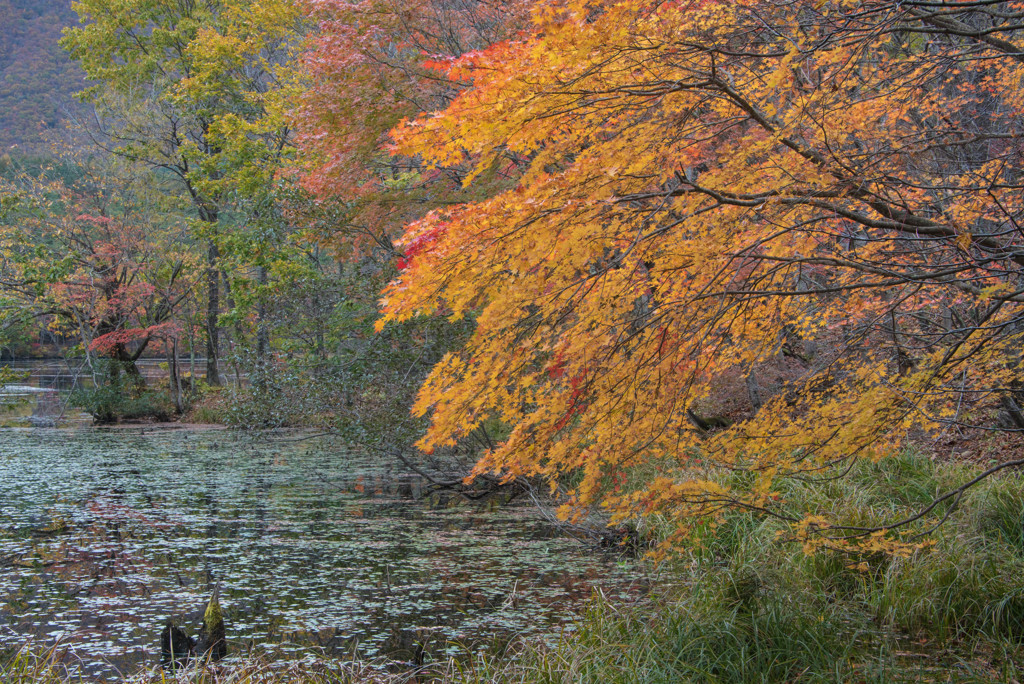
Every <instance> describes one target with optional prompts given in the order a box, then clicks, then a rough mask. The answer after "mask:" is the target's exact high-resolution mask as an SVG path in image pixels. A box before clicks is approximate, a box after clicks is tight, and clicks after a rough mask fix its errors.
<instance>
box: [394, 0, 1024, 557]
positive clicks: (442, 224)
mask: <svg viewBox="0 0 1024 684" xmlns="http://www.w3.org/2000/svg"><path fill="white" fill-rule="evenodd" d="M532 19H533V24H532V28H531V29H530V31H529V32H527V33H525V34H524V35H522V36H520V37H518V38H516V39H514V40H510V41H507V42H503V43H499V44H496V45H493V46H491V47H490V48H488V49H486V50H483V51H480V52H475V53H469V54H466V55H463V56H462V57H461V58H459V59H457V60H454V61H452V62H451V63H450V65H449V67H448V69H447V76H448V78H449V79H459V80H463V81H465V82H466V83H467V84H471V87H469V88H468V89H466V90H464V91H463V92H461V93H460V94H459V95H458V96H457V97H456V98H455V99H454V101H453V102H452V103H451V104H450V105H449V106H448V107H447V108H446V109H445V110H444V111H441V112H437V113H431V114H427V115H423V116H419V117H416V118H415V119H412V120H408V121H405V122H403V123H402V124H401V125H400V126H398V127H397V128H396V129H395V130H394V131H393V132H392V136H393V138H394V140H395V148H394V149H395V151H396V152H397V153H398V154H400V155H403V156H405V157H410V158H413V157H415V158H419V159H422V160H423V161H424V162H425V163H426V164H427V165H428V166H429V168H431V169H436V170H438V171H439V172H440V171H444V170H446V169H453V168H455V169H458V168H464V167H466V166H468V167H469V168H471V169H472V170H471V171H470V173H468V174H467V175H466V176H465V178H464V180H463V182H464V183H465V184H467V185H470V186H471V185H472V184H474V183H477V182H479V180H480V179H481V178H485V177H486V174H487V172H488V171H489V170H490V169H493V168H495V167H499V168H505V169H515V170H516V173H517V174H518V180H517V182H516V183H515V185H514V187H511V188H509V189H507V190H504V191H499V192H495V193H491V194H490V195H489V196H487V197H486V198H483V199H480V200H479V201H473V202H466V203H463V204H460V205H457V206H452V207H446V208H441V209H437V210H435V211H433V212H432V213H431V214H430V215H428V216H427V217H425V218H424V219H422V220H419V221H416V222H414V223H412V224H411V225H410V226H409V227H408V229H407V230H406V233H405V236H404V237H403V238H402V240H401V242H400V243H399V248H400V249H401V250H402V252H403V254H404V257H405V262H404V269H403V271H402V272H401V274H400V275H399V276H398V277H397V278H396V279H395V280H394V282H392V284H391V285H390V287H389V288H388V290H387V292H386V295H385V307H386V317H385V322H387V321H392V322H393V321H401V320H406V319H408V318H410V317H413V316H417V315H425V314H435V315H436V314H441V315H447V316H449V317H450V318H452V319H458V318H462V317H471V318H472V319H473V320H474V321H475V333H474V335H473V337H472V339H471V340H470V342H469V343H468V344H467V345H466V346H465V348H464V349H462V350H461V351H460V352H459V353H456V354H451V355H449V356H448V357H446V358H445V359H444V360H443V361H441V362H440V363H439V364H438V365H437V366H436V367H435V368H434V370H433V372H432V374H431V375H430V377H429V379H428V380H427V382H426V384H425V385H424V387H423V389H422V390H421V393H420V397H419V401H418V404H417V407H416V408H417V411H419V412H420V413H429V414H430V416H431V421H432V422H431V428H430V430H429V432H428V434H427V435H426V437H425V438H424V439H423V440H422V441H421V442H420V446H421V448H422V449H424V450H427V451H429V450H431V449H433V448H435V447H437V446H440V445H444V444H446V443H450V442H451V441H452V440H454V439H457V438H459V437H460V436H464V435H466V434H467V433H469V431H471V430H473V429H474V427H475V426H476V425H478V424H479V423H480V422H481V421H483V420H485V419H487V418H491V417H498V418H500V419H501V420H503V421H505V422H506V423H508V424H509V425H510V426H512V432H511V436H510V437H509V438H508V439H507V440H506V441H504V442H503V443H501V444H498V445H496V446H495V448H493V449H490V450H488V451H487V452H486V453H484V454H483V456H482V458H481V459H480V461H479V463H478V464H477V466H476V469H475V472H476V473H478V474H480V473H488V472H498V473H501V474H503V475H504V476H506V477H508V478H514V477H520V476H532V477H539V478H543V479H546V480H548V481H549V482H550V483H552V485H553V486H555V485H559V484H562V485H564V486H566V487H567V488H568V495H569V501H568V505H567V507H566V509H565V510H564V512H565V513H566V514H567V515H570V514H571V513H572V511H574V510H578V509H579V508H580V507H582V506H589V505H593V504H601V505H603V506H605V507H607V509H608V510H609V511H610V512H611V514H612V516H613V520H623V519H625V518H629V517H632V516H638V515H640V516H642V515H649V514H653V513H662V514H666V515H669V516H671V517H672V519H674V520H676V521H677V522H678V525H679V533H678V535H677V539H679V538H682V537H684V536H686V534H687V533H688V532H689V531H691V530H692V529H693V525H694V524H695V521H698V520H699V521H703V523H707V522H709V521H710V522H712V523H713V522H714V521H715V520H717V519H719V518H720V516H721V515H723V514H724V512H726V511H728V510H734V509H753V510H757V511H760V512H762V513H764V514H768V515H772V516H776V517H778V518H781V519H783V520H786V521H789V522H790V523H791V524H792V529H793V533H794V537H795V538H797V539H800V540H803V541H805V542H806V543H807V545H808V548H814V547H815V546H816V545H818V544H830V545H832V546H835V547H849V546H851V545H852V546H856V547H859V548H869V549H876V548H896V545H898V544H899V543H906V542H908V541H909V540H910V539H912V538H914V535H915V534H918V533H920V532H922V531H924V530H926V529H927V522H926V521H928V520H929V517H928V515H927V514H928V513H929V512H930V511H933V510H936V509H933V507H932V506H930V507H928V508H926V509H925V510H924V511H922V516H920V517H918V516H915V517H914V518H911V519H908V520H894V521H892V522H891V523H890V524H888V525H885V526H882V527H863V526H857V524H856V523H852V522H850V521H841V520H829V519H828V518H827V517H825V516H823V515H821V514H819V513H818V512H816V511H802V510H797V509H794V508H792V507H791V506H790V505H789V504H788V502H787V501H786V499H785V496H784V492H785V483H786V481H787V480H790V479H793V478H803V479H812V480H813V479H827V478H831V477H838V476H842V474H843V473H845V472H848V469H849V468H850V467H851V465H852V464H853V463H854V462H855V461H857V460H860V459H879V458H885V457H886V456H888V455H889V454H891V453H893V452H894V450H897V449H900V448H901V447H903V446H904V445H905V444H907V442H908V441H909V440H912V439H914V438H921V437H924V436H928V435H936V434H938V433H940V432H941V431H943V430H948V429H954V428H955V429H957V430H961V431H964V432H966V433H974V434H978V433H992V432H998V433H1002V434H1004V435H1007V438H1008V439H1012V440H1016V439H1019V434H1020V432H1021V431H1022V430H1024V418H1022V414H1021V410H1020V401H1021V399H1020V396H1021V395H1020V388H1021V387H1022V382H1021V381H1022V378H1021V374H1020V373H1021V369H1020V361H1021V359H1020V349H1021V341H1022V340H1021V332H1022V329H1024V328H1022V323H1024V321H1022V319H1021V307H1020V304H1021V301H1022V297H1024V295H1022V289H1021V288H1022V286H1024V270H1022V267H1024V256H1022V255H1024V233H1022V232H1021V228H1020V226H1021V225H1022V221H1024V195H1022V193H1021V189H1022V181H1024V154H1022V150H1024V147H1022V137H1021V136H1022V135H1024V131H1022V128H1021V120H1022V119H1021V114H1022V107H1021V105H1022V102H1021V98H1022V92H1024V91H1022V90H1021V88H1020V87H1019V84H1020V83H1021V82H1022V77H1024V59H1022V58H1021V55H1022V54H1024V34H1022V30H1024V29H1021V26H1024V24H1022V19H1024V3H1019V2H999V3H990V2H981V1H978V2H974V1H966V2H957V3H945V2H923V1H922V2H916V1H914V0H910V1H908V2H902V3H897V4H893V3H889V2H872V1H868V2H860V3H854V4H851V3H845V2H833V1H831V0H826V1H825V2H817V1H815V2H810V1H804V0H798V1H797V2H776V1H774V0H751V1H750V2H722V1H719V0H702V1H699V2H674V1H673V2H666V1H664V0H620V1H616V2H612V1H610V0H609V1H606V0H563V1H560V2H551V3H549V2H538V3H534V6H533V15H532ZM759 378H770V379H771V382H770V383H769V382H768V381H766V380H759ZM737 397H739V399H737ZM713 416H717V417H720V418H722V419H721V420H710V418H711V417H713ZM1021 463H1022V461H1020V460H1012V461H1004V462H1001V463H999V464H997V465H996V466H994V467H993V468H991V469H990V470H989V471H987V472H986V473H983V474H982V475H981V476H979V478H980V477H983V476H984V475H987V474H989V473H991V472H993V471H995V470H999V469H1002V468H1006V467H1010V466H1016V465H1020V464H1021ZM632 473H643V474H645V475H643V482H642V484H641V485H640V486H638V487H636V488H634V489H630V488H626V487H623V486H622V483H623V481H624V480H625V479H626V477H627V475H631V474H632ZM962 494H963V489H960V490H957V491H955V492H950V493H949V494H947V495H946V496H945V497H944V499H943V500H945V501H947V503H948V502H949V501H950V500H954V501H955V499H957V498H958V497H959V496H961V495H962ZM933 506H935V504H933Z"/></svg>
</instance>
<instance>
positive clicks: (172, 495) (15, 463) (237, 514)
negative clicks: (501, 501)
mask: <svg viewBox="0 0 1024 684" xmlns="http://www.w3.org/2000/svg"><path fill="white" fill-rule="evenodd" d="M289 440H291V441H289ZM426 493H427V488H426V486H425V484H424V483H423V482H422V481H421V480H419V479H418V478H415V477H410V476H407V475H404V474H402V473H400V472H393V471H392V470H391V467H390V465H389V464H382V463H380V462H378V461H376V460H375V459H373V458H371V457H368V456H366V455H364V454H361V453H358V452H354V451H351V450H345V449H343V448H340V447H339V446H338V445H336V444H329V443H325V442H318V441H315V440H305V441H295V438H294V437H291V438H288V437H285V438H278V439H266V438H262V439H260V440H258V441H254V440H250V439H247V438H246V437H245V436H243V435H238V434H236V433H229V432H225V431H215V430H209V431H190V430H154V429H152V428H150V429H147V430H136V429H130V430H126V429H124V428H121V429H111V430H104V429H89V430H79V431H66V430H29V429H7V430H2V431H0V525H2V529H0V601H2V603H0V625H4V628H3V629H2V631H0V646H2V645H11V644H15V643H20V642H21V641H22V640H23V639H24V638H25V637H26V636H28V635H33V636H36V637H38V638H40V639H43V640H45V641H47V642H50V643H52V642H53V641H55V640H56V639H58V638H59V639H61V640H62V641H63V642H64V643H65V644H66V645H68V646H69V647H70V648H71V650H72V651H73V655H74V656H75V657H76V658H79V659H81V661H82V663H83V666H84V668H85V671H86V672H87V673H88V674H91V675H104V674H105V673H106V674H109V673H110V672H112V670H111V668H112V667H116V668H119V669H122V670H123V669H125V668H130V667H132V666H133V665H134V664H137V663H139V662H147V663H152V662H155V660H156V658H158V656H159V653H158V652H157V651H158V643H157V635H158V634H159V630H160V629H161V628H162V627H163V624H164V621H165V620H166V619H167V618H168V617H172V616H174V617H177V619H179V620H180V621H182V622H183V623H184V624H187V625H189V626H192V625H195V624H196V623H197V622H198V619H199V617H200V616H199V609H200V608H201V607H202V606H203V605H204V601H205V598H206V597H207V596H208V592H209V591H210V589H211V588H212V586H213V584H214V583H216V582H220V583H221V600H222V604H223V605H224V608H225V614H226V618H227V622H228V632H229V634H228V638H229V641H230V642H231V643H232V646H233V647H234V649H235V650H236V652H237V650H238V649H239V648H240V647H251V648H256V649H267V648H272V649H275V650H276V651H282V652H286V653H289V652H295V651H302V650H303V649H308V648H309V647H318V648H323V649H325V650H326V651H328V652H331V653H334V654H342V655H346V654H350V653H352V652H353V651H357V652H359V653H360V654H362V655H363V656H367V657H378V656H383V655H388V656H390V657H392V658H394V659H396V660H400V661H409V662H416V661H418V660H421V659H423V658H425V657H426V658H429V657H432V656H435V657H436V656H437V655H439V654H443V653H444V652H446V651H448V650H452V649H456V648H458V647H457V646H456V645H455V644H456V643H462V644H466V643H473V642H474V641H479V640H481V639H486V638H488V637H490V636H493V635H497V634H514V633H532V632H538V631H544V630H546V629H547V628H548V627H549V626H550V625H552V624H559V623H565V622H567V621H569V620H571V619H572V617H573V616H574V615H575V614H576V612H577V611H578V609H579V606H580V605H581V603H582V601H583V600H585V599H586V598H587V597H588V596H589V595H590V593H591V591H592V590H593V588H594V587H595V586H600V587H601V588H602V590H603V591H605V592H606V593H608V594H611V595H625V594H629V593H635V592H636V591H637V589H636V587H635V585H634V583H633V577H632V576H631V572H630V571H629V570H628V569H625V568H623V567H620V566H619V565H618V564H617V563H616V562H614V561H613V560H610V559H603V558H599V557H594V556H592V555H586V554H582V553H581V552H580V550H579V549H578V548H577V547H576V546H575V545H574V544H573V543H572V542H571V541H568V540H566V539H563V538H560V537H558V536H557V535H553V533H552V530H551V528H550V527H549V526H548V525H547V524H546V523H545V522H544V521H543V520H542V519H541V518H540V517H539V516H538V515H536V514H535V512H534V510H533V509H532V508H530V507H529V506H527V505H522V504H513V505H510V506H505V507H494V506H472V507H468V506H457V507H455V506H451V505H450V504H451V502H448V501H444V500H442V499H441V498H439V497H436V496H434V497H431V496H425V494H426Z"/></svg>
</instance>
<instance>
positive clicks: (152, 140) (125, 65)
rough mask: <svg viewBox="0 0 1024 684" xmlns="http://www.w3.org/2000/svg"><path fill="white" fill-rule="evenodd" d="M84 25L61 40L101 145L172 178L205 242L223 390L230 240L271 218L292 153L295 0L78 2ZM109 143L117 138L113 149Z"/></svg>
mask: <svg viewBox="0 0 1024 684" xmlns="http://www.w3.org/2000/svg"><path fill="white" fill-rule="evenodd" d="M73 7H74V9H75V11H76V12H78V14H79V17H80V20H81V26H79V27H75V28H71V29H68V30H67V31H66V32H65V37H64V39H63V41H62V44H63V46H64V47H65V49H67V50H68V51H69V52H70V53H71V55H72V57H74V59H76V60H77V61H78V62H79V63H80V64H81V65H82V67H83V68H84V69H85V71H86V73H87V75H88V76H89V78H90V79H91V80H92V81H93V82H95V85H93V86H91V87H89V88H87V89H86V90H84V91H83V92H82V94H81V96H82V98H83V99H84V100H86V101H87V102H90V103H92V104H93V105H94V106H95V107H96V110H97V113H98V114H99V119H100V130H99V131H98V134H97V140H98V141H99V142H100V143H101V144H104V145H107V146H108V147H109V149H110V150H111V151H113V152H115V153H117V154H119V155H121V156H123V157H125V158H127V159H130V160H133V161H136V162H139V163H141V164H144V165H147V166H149V167H151V168H153V169H157V170H159V171H161V172H164V173H169V174H171V175H172V176H173V177H174V178H176V179H177V181H178V182H179V183H180V185H181V187H182V188H183V189H184V190H185V193H186V195H187V197H188V199H189V201H190V203H191V205H192V207H193V209H194V212H195V215H196V217H197V221H196V222H195V225H194V233H195V235H196V236H197V237H198V238H199V239H201V240H203V241H204V242H205V244H206V276H205V277H206V294H207V296H206V335H207V346H206V355H207V379H208V381H209V382H211V383H213V384H219V383H220V369H219V359H220V345H219V335H220V327H219V323H218V317H219V315H220V313H221V309H222V303H221V299H222V292H221V280H222V263H221V238H222V237H223V232H224V229H225V223H226V220H225V216H224V214H225V212H226V211H228V210H229V209H230V210H232V211H234V212H235V213H236V216H234V218H233V222H234V223H236V224H237V223H243V224H246V223H250V222H259V221H262V222H263V223H265V222H266V221H267V217H268V216H269V215H270V214H271V213H272V212H271V210H270V209H269V208H268V206H267V198H268V193H269V192H270V191H271V190H272V189H273V187H274V182H273V181H274V178H275V176H276V172H277V169H278V168H279V166H280V162H281V159H282V157H283V154H284V151H285V149H286V148H287V147H288V141H289V135H290V126H289V125H288V123H287V121H286V120H285V119H284V109H283V107H282V102H283V101H286V99H287V96H286V95H284V94H283V93H284V91H285V90H286V88H284V86H283V85H282V84H283V82H284V81H285V80H286V79H285V78H284V77H283V73H284V71H285V68H284V65H285V64H286V63H287V61H288V59H289V57H290V55H291V50H292V47H293V45H295V44H296V42H297V40H298V39H299V37H300V36H301V32H300V30H299V24H298V22H299V21H300V15H299V14H298V12H297V10H296V8H295V6H294V5H293V3H291V2H290V1H289V0H277V1H275V2H251V1H249V0H230V1H225V2H221V1H219V0H217V1H215V0H204V1H201V2H187V3H181V2H174V1H168V0H131V1H130V2H124V3H118V4H117V5H116V6H112V5H111V4H110V3H109V2H107V1H106V0H82V1H81V2H76V3H74V5H73ZM106 141H109V144H107V142H106Z"/></svg>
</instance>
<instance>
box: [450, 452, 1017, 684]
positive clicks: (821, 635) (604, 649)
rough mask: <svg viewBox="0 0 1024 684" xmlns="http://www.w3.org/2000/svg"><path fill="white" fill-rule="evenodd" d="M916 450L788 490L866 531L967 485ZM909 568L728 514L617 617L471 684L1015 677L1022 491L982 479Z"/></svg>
mask: <svg viewBox="0 0 1024 684" xmlns="http://www.w3.org/2000/svg"><path fill="white" fill-rule="evenodd" d="M973 475H974V472H973V471H972V469H971V467H969V466H965V465H958V464H942V463H937V462H934V461H932V460H931V459H929V458H926V457H924V456H922V455H920V454H918V453H915V452H906V453H904V454H901V455H900V456H899V457H898V458H895V459H892V460H890V461H883V462H880V463H863V464H859V465H858V466H857V467H856V468H855V469H854V470H853V471H852V472H851V473H850V475H849V477H847V478H846V479H842V480H834V481H830V482H821V483H810V482H805V483H796V484H791V485H790V486H789V489H788V490H787V491H786V492H785V493H784V495H785V497H786V499H787V500H789V501H791V502H793V503H794V505H797V506H800V507H801V508H803V509H804V510H818V511H821V512H824V513H827V514H828V515H829V516H835V517H836V518H839V519H843V520H852V521H856V522H855V523H854V524H858V523H862V524H865V525H873V524H878V523H881V522H883V521H891V520H893V519H899V518H901V517H905V516H906V515H908V514H910V513H912V512H916V511H917V510H920V509H921V508H922V507H923V506H924V505H927V504H928V503H929V502H930V501H932V500H933V499H934V497H935V496H936V495H938V494H940V493H942V492H945V491H948V490H949V489H951V488H955V487H957V486H959V485H960V484H962V483H963V482H966V481H967V480H968V479H970V478H971V477H973ZM946 513H949V514H950V515H949V519H948V520H947V521H946V523H945V524H944V525H942V526H941V527H939V528H938V529H937V530H936V531H935V532H934V533H933V534H932V539H933V540H934V543H933V544H931V545H929V546H926V547H924V548H921V549H919V550H917V551H916V552H914V553H913V554H912V555H910V556H909V557H907V558H898V557H892V556H885V555H882V554H861V555H853V554H850V553H840V552H837V551H829V550H819V551H818V552H817V553H816V554H814V555H812V556H807V555H805V554H804V553H803V551H802V549H800V548H799V547H795V545H793V544H790V543H787V542H785V540H784V535H780V532H783V531H784V527H783V525H781V524H777V523H774V522H772V521H765V520H762V519H758V518H756V517H755V516H754V515H752V514H748V513H737V514H732V515H731V516H730V517H728V518H727V519H726V520H725V521H723V523H722V524H721V525H720V526H718V528H717V529H715V530H714V531H713V532H711V531H709V532H708V534H707V535H706V536H705V538H704V539H702V540H700V542H701V543H700V544H699V546H696V547H695V548H694V549H692V551H691V552H690V553H689V554H687V557H685V558H683V559H680V560H679V561H677V562H676V563H675V564H674V565H673V566H672V567H667V568H665V569H664V571H665V574H666V575H667V576H668V577H669V578H670V579H671V580H673V582H672V587H671V588H670V589H666V588H664V587H663V588H661V589H658V590H656V593H655V595H654V596H652V597H651V598H650V599H649V600H648V601H647V602H646V603H643V604H639V605H636V606H631V607H628V608H622V607H616V606H613V605H611V604H610V603H608V602H606V601H603V600H600V599H598V600H596V601H595V603H594V605H593V607H592V608H591V610H590V612H589V613H588V614H587V615H586V616H584V618H583V620H582V621H581V622H580V624H579V626H578V628H577V629H576V630H575V631H573V632H571V633H567V634H565V635H564V636H563V637H562V639H561V640H560V641H559V643H558V644H557V645H555V646H551V647H548V646H542V645H536V644H533V645H530V644H526V645H522V646H521V649H520V650H519V651H518V652H516V653H515V654H514V656H513V657H507V658H503V659H490V660H486V661H476V662H474V663H473V664H472V666H467V667H465V668H464V669H463V670H462V673H463V677H464V681H471V682H542V683H550V684H554V683H556V682H557V683H565V684H568V683H569V682H573V683H575V682H621V683H627V682H629V683H634V682H635V683H643V684H657V683H662V682H664V683H668V682H752V683H753V682H758V683H760V682H789V681H799V682H850V681H856V682H947V681H954V682H992V681H1004V682H1014V681H1020V680H1021V678H1022V676H1024V672H1022V669H1024V668H1022V666H1021V664H1022V663H1024V481H1022V479H1021V478H1020V477H1018V476H1013V475H1008V476H1004V477H1000V478H994V479H991V480H989V481H987V482H984V483H982V484H981V485H979V487H978V488H977V491H972V492H971V493H970V494H969V495H968V496H967V497H965V498H964V499H963V501H961V502H960V503H959V507H958V508H957V509H955V510H952V511H950V510H949V508H948V507H940V508H939V509H938V510H936V511H935V516H937V517H941V516H943V515H945V514H946Z"/></svg>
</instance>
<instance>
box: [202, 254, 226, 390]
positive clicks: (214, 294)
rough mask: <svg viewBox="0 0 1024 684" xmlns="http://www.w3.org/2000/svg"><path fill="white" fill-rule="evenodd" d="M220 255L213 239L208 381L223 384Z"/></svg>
mask: <svg viewBox="0 0 1024 684" xmlns="http://www.w3.org/2000/svg"><path fill="white" fill-rule="evenodd" d="M219 256H220V252H219V251H218V249H217V243H216V242H214V241H213V240H212V239H211V240H210V241H209V243H208V245H207V251H206V288H207V304H206V382H208V383H209V384H211V385H217V386H219V385H221V384H222V382H221V377H220V364H219V363H218V361H219V358H220V352H219V342H220V330H219V328H218V326H217V317H218V315H219V314H220V269H218V268H217V259H218V257H219Z"/></svg>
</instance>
